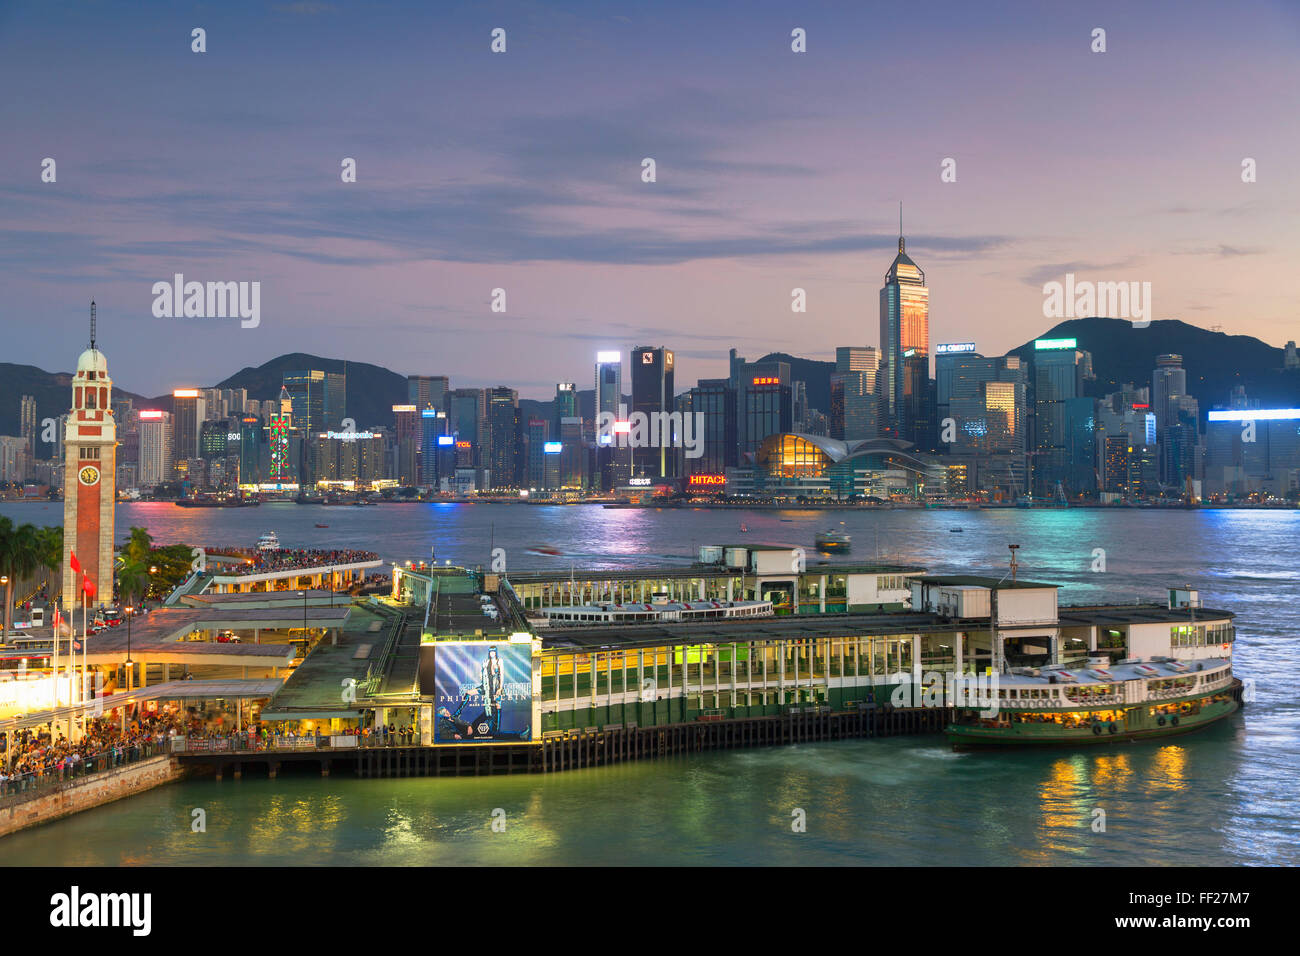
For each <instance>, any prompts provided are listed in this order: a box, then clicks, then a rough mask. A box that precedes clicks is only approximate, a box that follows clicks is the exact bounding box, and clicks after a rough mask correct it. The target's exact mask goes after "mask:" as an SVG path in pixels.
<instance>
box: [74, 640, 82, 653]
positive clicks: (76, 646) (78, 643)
mask: <svg viewBox="0 0 1300 956" xmlns="http://www.w3.org/2000/svg"><path fill="white" fill-rule="evenodd" d="M72 649H73V650H74V651H79V650H81V641H73V642H72Z"/></svg>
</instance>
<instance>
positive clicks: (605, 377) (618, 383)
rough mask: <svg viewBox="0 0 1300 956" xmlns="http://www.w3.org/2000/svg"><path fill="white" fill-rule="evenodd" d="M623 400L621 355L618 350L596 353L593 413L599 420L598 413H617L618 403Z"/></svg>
mask: <svg viewBox="0 0 1300 956" xmlns="http://www.w3.org/2000/svg"><path fill="white" fill-rule="evenodd" d="M622 401H623V355H622V353H620V352H597V353H596V394H595V415H596V420H597V422H599V420H600V413H601V412H608V413H609V414H611V415H617V414H618V406H619V403H620V402H622Z"/></svg>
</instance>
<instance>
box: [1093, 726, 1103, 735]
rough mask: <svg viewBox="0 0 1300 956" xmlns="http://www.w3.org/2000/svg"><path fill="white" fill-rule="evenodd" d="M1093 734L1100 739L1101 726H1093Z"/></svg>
mask: <svg viewBox="0 0 1300 956" xmlns="http://www.w3.org/2000/svg"><path fill="white" fill-rule="evenodd" d="M1092 732H1093V734H1095V735H1096V736H1098V737H1100V736H1101V724H1093V725H1092Z"/></svg>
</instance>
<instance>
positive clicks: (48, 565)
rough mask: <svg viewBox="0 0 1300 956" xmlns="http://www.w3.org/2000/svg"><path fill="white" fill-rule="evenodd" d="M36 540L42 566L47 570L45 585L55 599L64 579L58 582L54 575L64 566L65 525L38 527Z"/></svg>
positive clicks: (51, 597)
mask: <svg viewBox="0 0 1300 956" xmlns="http://www.w3.org/2000/svg"><path fill="white" fill-rule="evenodd" d="M36 540H37V542H38V543H39V549H40V554H39V555H38V560H39V561H40V566H41V568H43V569H44V570H45V586H46V588H47V590H48V591H49V594H50V599H51V600H53V598H54V595H55V594H56V593H58V589H59V588H60V587H61V586H62V581H58V582H56V581H55V580H54V576H55V575H56V574H58V573H59V571H60V570H62V568H63V526H62V525H49V526H47V527H44V528H38V529H37V530H36Z"/></svg>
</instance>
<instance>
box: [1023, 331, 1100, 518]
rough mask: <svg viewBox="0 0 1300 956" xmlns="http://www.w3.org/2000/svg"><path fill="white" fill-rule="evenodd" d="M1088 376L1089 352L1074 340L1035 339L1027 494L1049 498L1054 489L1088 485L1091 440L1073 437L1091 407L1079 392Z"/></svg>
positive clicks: (1078, 488)
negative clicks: (1029, 489) (1031, 460)
mask: <svg viewBox="0 0 1300 956" xmlns="http://www.w3.org/2000/svg"><path fill="white" fill-rule="evenodd" d="M1092 377H1093V375H1092V355H1091V353H1089V352H1086V351H1084V350H1083V349H1080V348H1078V347H1077V343H1076V341H1075V340H1074V339H1038V340H1037V341H1035V342H1034V359H1033V379H1032V384H1033V393H1034V398H1033V406H1034V428H1033V434H1034V438H1033V450H1034V464H1033V475H1032V478H1031V482H1032V486H1033V493H1034V494H1035V495H1036V496H1037V497H1040V498H1050V497H1053V496H1054V495H1055V494H1056V493H1057V490H1058V487H1059V489H1060V490H1062V491H1064V492H1066V493H1067V494H1077V493H1079V492H1082V491H1086V490H1088V488H1089V485H1090V482H1091V479H1090V476H1091V475H1092V474H1093V466H1094V463H1095V461H1096V455H1097V448H1096V445H1095V444H1094V443H1087V442H1084V443H1083V445H1082V447H1081V446H1080V442H1079V441H1078V440H1077V439H1078V438H1079V437H1081V434H1082V433H1081V431H1080V429H1084V428H1086V425H1085V423H1086V422H1087V421H1088V420H1089V419H1094V418H1095V414H1096V410H1095V408H1094V403H1093V402H1092V400H1091V399H1088V398H1087V397H1086V396H1085V391H1086V386H1085V382H1086V381H1088V380H1089V379H1091V378H1092Z"/></svg>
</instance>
